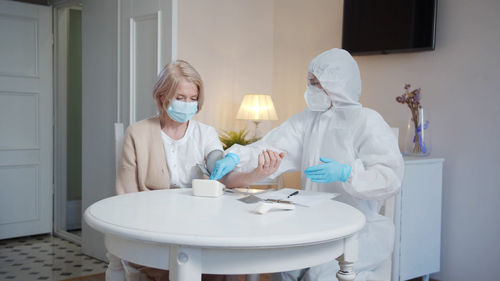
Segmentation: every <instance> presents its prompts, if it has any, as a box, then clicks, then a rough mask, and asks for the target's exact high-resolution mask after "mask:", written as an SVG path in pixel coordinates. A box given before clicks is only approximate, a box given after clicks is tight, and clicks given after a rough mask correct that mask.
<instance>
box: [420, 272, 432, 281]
mask: <svg viewBox="0 0 500 281" xmlns="http://www.w3.org/2000/svg"><path fill="white" fill-rule="evenodd" d="M430 277H431V275H430V274H427V275H424V276H422V281H429V278H430Z"/></svg>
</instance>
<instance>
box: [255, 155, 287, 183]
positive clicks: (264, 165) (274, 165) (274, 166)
mask: <svg viewBox="0 0 500 281" xmlns="http://www.w3.org/2000/svg"><path fill="white" fill-rule="evenodd" d="M283 157H285V153H284V152H281V153H278V152H275V151H272V150H268V149H266V150H263V151H262V152H261V153H260V154H259V161H258V164H257V168H255V169H254V170H253V173H254V175H255V176H256V178H258V179H259V180H260V179H264V178H267V177H269V176H270V175H272V174H274V173H275V172H276V171H277V170H278V168H279V166H280V164H281V159H283Z"/></svg>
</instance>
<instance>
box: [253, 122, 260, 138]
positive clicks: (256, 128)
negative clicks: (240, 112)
mask: <svg viewBox="0 0 500 281" xmlns="http://www.w3.org/2000/svg"><path fill="white" fill-rule="evenodd" d="M252 121H253V122H254V123H255V133H254V135H253V138H254V139H257V130H258V129H259V124H260V120H252Z"/></svg>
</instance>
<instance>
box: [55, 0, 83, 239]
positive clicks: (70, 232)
mask: <svg viewBox="0 0 500 281" xmlns="http://www.w3.org/2000/svg"><path fill="white" fill-rule="evenodd" d="M53 14H54V77H55V79H54V80H55V81H54V85H55V94H54V101H55V103H54V111H55V114H54V115H55V122H54V125H55V126H54V154H55V155H54V158H55V167H54V179H55V181H54V184H55V200H54V233H55V234H56V235H58V236H60V237H62V238H64V239H67V240H70V241H72V242H75V243H77V244H81V224H82V28H81V24H82V9H81V4H80V3H75V2H72V3H70V4H63V5H59V6H54V13H53Z"/></svg>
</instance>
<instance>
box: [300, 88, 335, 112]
mask: <svg viewBox="0 0 500 281" xmlns="http://www.w3.org/2000/svg"><path fill="white" fill-rule="evenodd" d="M304 99H305V100H306V104H307V107H308V108H309V109H310V110H312V111H326V110H327V109H328V108H330V105H331V101H330V99H329V98H328V96H327V95H326V93H325V92H324V91H323V90H321V89H320V88H318V87H316V86H308V87H307V89H306V92H305V93H304Z"/></svg>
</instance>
